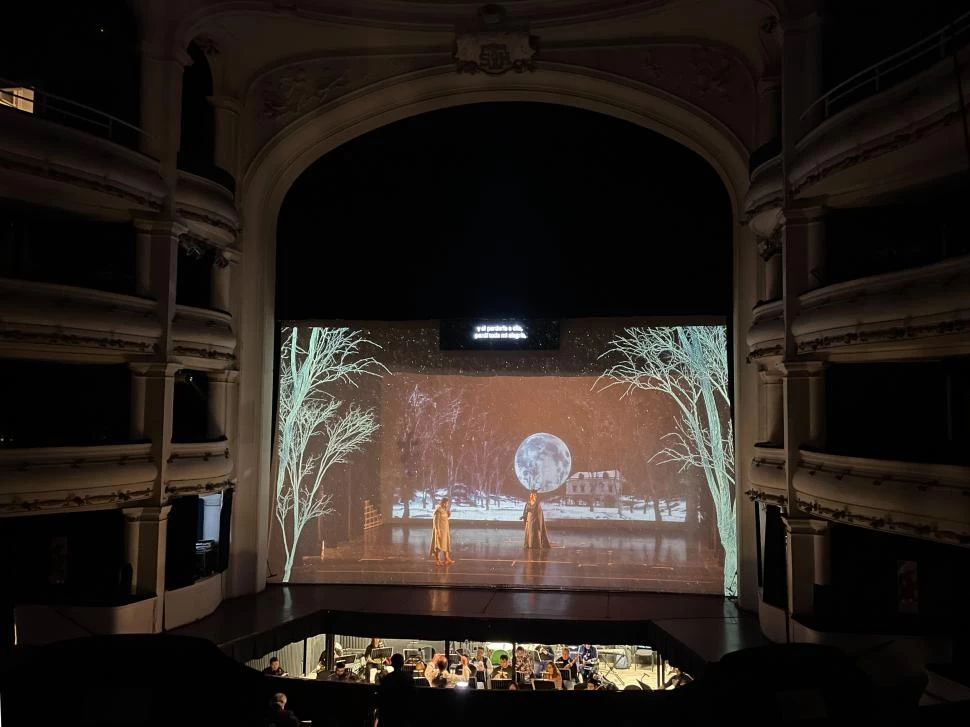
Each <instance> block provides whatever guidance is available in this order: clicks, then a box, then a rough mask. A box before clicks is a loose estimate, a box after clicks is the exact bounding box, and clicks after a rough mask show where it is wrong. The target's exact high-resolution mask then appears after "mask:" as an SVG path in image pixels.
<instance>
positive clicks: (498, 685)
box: [492, 679, 512, 690]
mask: <svg viewBox="0 0 970 727" xmlns="http://www.w3.org/2000/svg"><path fill="white" fill-rule="evenodd" d="M511 683H512V680H511V679H493V680H492V689H499V690H508V688H509V684H511Z"/></svg>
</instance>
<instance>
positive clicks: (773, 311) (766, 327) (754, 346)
mask: <svg viewBox="0 0 970 727" xmlns="http://www.w3.org/2000/svg"><path fill="white" fill-rule="evenodd" d="M784 311H785V305H784V301H781V300H773V301H771V302H770V303H762V304H761V305H759V306H756V307H755V309H754V311H753V312H752V322H751V328H749V329H748V334H747V336H746V337H745V341H746V343H747V344H748V356H749V357H750V358H751V359H758V360H759V361H762V362H765V361H766V360H768V359H775V358H777V359H780V357H781V355H782V353H784V350H785V320H784V317H783V316H784Z"/></svg>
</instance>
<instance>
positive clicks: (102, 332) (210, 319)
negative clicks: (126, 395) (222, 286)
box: [0, 278, 236, 370]
mask: <svg viewBox="0 0 970 727" xmlns="http://www.w3.org/2000/svg"><path fill="white" fill-rule="evenodd" d="M172 325H173V345H174V348H173V353H174V354H175V355H176V356H178V357H180V358H181V359H183V360H185V361H186V362H187V365H191V366H193V367H194V368H199V369H203V370H221V369H225V368H226V367H227V366H228V365H229V364H231V363H233V362H234V361H235V348H236V339H235V334H234V333H233V330H232V317H231V316H230V315H229V314H228V313H224V312H222V311H215V310H208V309H204V308H193V307H191V306H184V305H180V306H177V307H176V313H175V318H174V320H173V323H172ZM161 334H162V327H161V323H160V321H159V319H158V315H157V306H156V304H155V301H152V300H146V299H144V298H137V297H135V296H128V295H119V294H117V293H107V292H104V291H99V290H90V289H87V288H75V287H72V286H67V285H56V284H53V283H35V282H29V281H23V280H11V279H8V278H0V345H2V346H3V348H5V349H7V350H8V351H11V352H13V353H15V354H20V355H29V356H34V357H36V356H37V355H38V354H46V355H49V354H56V356H57V357H58V358H70V359H77V360H92V361H99V362H108V361H114V362H122V361H128V360H130V359H132V358H133V357H135V358H137V357H139V356H143V355H146V354H151V353H154V352H155V351H156V350H157V348H158V343H159V338H160V336H161Z"/></svg>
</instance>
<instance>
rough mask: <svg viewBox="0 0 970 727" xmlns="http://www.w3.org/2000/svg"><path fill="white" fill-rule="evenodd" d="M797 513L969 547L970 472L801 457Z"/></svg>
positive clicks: (797, 475)
mask: <svg viewBox="0 0 970 727" xmlns="http://www.w3.org/2000/svg"><path fill="white" fill-rule="evenodd" d="M800 459H801V461H800V463H799V466H798V468H797V469H796V470H795V474H794V478H793V483H794V486H795V491H796V493H797V494H796V496H797V498H798V503H797V504H798V507H800V508H801V509H803V510H806V511H807V512H810V513H812V514H813V515H816V516H818V517H821V518H824V519H827V520H833V521H835V522H843V523H846V524H850V525H856V526H861V527H865V528H871V529H874V530H881V531H884V532H891V533H897V534H902V535H909V536H915V537H920V538H927V539H931V540H936V541H939V542H944V543H953V544H959V545H967V544H968V543H970V467H957V466H951V465H937V464H916V463H909V462H894V461H889V460H876V459H864V458H861V457H847V456H842V455H832V454H823V453H819V452H807V451H802V452H801V453H800Z"/></svg>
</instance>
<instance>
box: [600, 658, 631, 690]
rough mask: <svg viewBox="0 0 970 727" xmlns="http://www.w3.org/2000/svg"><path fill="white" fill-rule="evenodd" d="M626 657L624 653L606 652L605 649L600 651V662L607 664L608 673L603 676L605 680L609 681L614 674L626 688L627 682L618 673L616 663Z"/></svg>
mask: <svg viewBox="0 0 970 727" xmlns="http://www.w3.org/2000/svg"><path fill="white" fill-rule="evenodd" d="M625 656H626V655H625V654H624V653H623V652H613V651H606V650H605V649H604V650H602V651H600V653H599V657H600V661H601V662H603V663H604V664H606V673H605V674H604V675H603V679H605V680H609V678H610V674H612V675H613V676H615V677H616V679H617V681H619V682H620V684H622V685H624V686H626V682H625V681H623V677H621V676H620V675H619V674H618V673H617V671H616V662H618V661H619V660H620V658H621V657H625Z"/></svg>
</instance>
